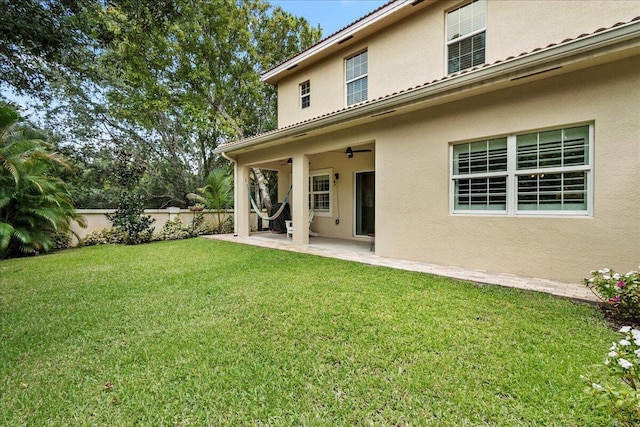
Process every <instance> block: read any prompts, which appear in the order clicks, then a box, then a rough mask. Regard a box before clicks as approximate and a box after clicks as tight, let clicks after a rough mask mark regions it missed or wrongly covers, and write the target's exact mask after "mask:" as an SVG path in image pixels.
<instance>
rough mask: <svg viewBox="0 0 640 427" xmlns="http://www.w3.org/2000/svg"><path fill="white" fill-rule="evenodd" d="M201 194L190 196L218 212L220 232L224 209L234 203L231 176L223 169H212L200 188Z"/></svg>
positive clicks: (219, 231)
mask: <svg viewBox="0 0 640 427" xmlns="http://www.w3.org/2000/svg"><path fill="white" fill-rule="evenodd" d="M198 193H200V194H193V193H192V194H190V195H189V196H190V198H192V199H194V200H196V201H198V202H199V203H203V204H204V205H205V206H206V207H207V209H210V210H213V211H215V212H216V215H217V219H218V229H217V231H218V233H221V232H222V210H223V209H227V208H229V207H230V205H232V204H233V184H232V180H231V176H229V175H228V174H227V173H226V172H225V171H224V170H223V169H214V170H212V171H211V172H210V173H209V175H208V176H207V179H206V180H205V185H204V187H201V188H198Z"/></svg>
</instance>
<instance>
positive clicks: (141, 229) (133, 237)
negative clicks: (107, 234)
mask: <svg viewBox="0 0 640 427" xmlns="http://www.w3.org/2000/svg"><path fill="white" fill-rule="evenodd" d="M144 171H145V166H144V164H143V163H142V162H140V161H138V160H136V159H134V158H133V156H132V155H131V153H129V152H128V151H127V150H124V149H120V150H117V151H116V164H115V166H114V177H115V179H116V182H117V183H118V185H119V186H120V195H119V198H118V208H117V209H116V211H115V213H113V214H107V218H108V219H109V221H111V223H112V224H113V225H114V226H115V227H120V228H121V229H122V230H124V231H125V233H126V236H127V238H126V241H125V243H126V244H128V245H137V244H140V243H147V242H149V241H151V237H152V236H153V230H154V229H153V227H151V224H153V222H154V221H155V219H153V218H151V217H150V216H148V215H143V213H144V197H142V195H140V194H139V192H140V189H139V183H140V179H141V178H142V174H143V173H144Z"/></svg>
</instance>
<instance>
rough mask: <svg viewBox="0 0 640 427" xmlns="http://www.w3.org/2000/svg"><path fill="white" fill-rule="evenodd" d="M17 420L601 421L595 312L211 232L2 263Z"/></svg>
mask: <svg viewBox="0 0 640 427" xmlns="http://www.w3.org/2000/svg"><path fill="white" fill-rule="evenodd" d="M0 303H1V304H0V321H1V324H0V338H1V339H0V426H19V425H30V426H45V425H55V426H66V425H80V426H85V425H87V426H88V425H95V426H130V425H145V426H146V425H149V426H212V425H216V426H217V425H223V426H226V425H229V426H232V425H233V426H236V425H251V426H263V425H273V426H281V425H314V426H333V425H375V426H382V425H393V426H396V425H399V426H403V425H414V426H419V425H433V426H465V425H466V426H510V425H514V426H520V425H522V426H589V425H593V426H601V425H611V424H612V421H611V420H610V419H609V418H607V415H606V414H604V413H601V412H598V411H597V410H595V409H593V408H591V405H590V403H589V401H587V400H585V399H584V398H583V393H582V390H583V388H584V384H583V382H582V381H581V380H580V374H583V373H586V372H587V371H588V370H589V368H590V367H591V366H592V365H594V364H600V363H601V362H602V360H603V359H604V356H605V353H606V351H607V349H608V347H609V345H610V343H611V341H613V340H614V339H615V338H616V334H615V333H614V332H612V331H611V330H610V329H608V327H607V325H606V323H605V322H604V320H603V319H602V316H601V315H600V314H599V312H598V310H597V309H596V308H594V307H593V306H589V305H586V304H580V303H574V302H571V301H567V300H561V299H557V298H554V297H551V296H549V295H543V294H537V293H529V292H522V291H517V290H511V289H504V288H500V287H493V286H476V285H473V284H469V283H463V282H456V281H453V280H448V279H443V278H438V277H433V276H428V275H424V274H419V273H411V272H403V271H396V270H390V269H385V268H379V267H371V266H366V265H360V264H356V263H351V262H346V261H339V260H331V259H325V258H319V257H313V256H309V255H302V254H296V253H291V252H284V251H275V250H268V249H260V248H253V247H247V246H242V245H234V244H229V243H223V242H215V241H209V240H205V239H191V240H183V241H174V242H165V243H154V244H149V245H143V246H135V247H124V246H111V247H106V246H102V247H91V248H83V249H76V250H69V251H66V252H61V253H58V254H52V255H47V256H40V257H36V258H25V259H15V260H8V261H2V262H0Z"/></svg>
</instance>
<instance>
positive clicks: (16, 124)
mask: <svg viewBox="0 0 640 427" xmlns="http://www.w3.org/2000/svg"><path fill="white" fill-rule="evenodd" d="M46 139H47V135H46V134H45V133H44V132H42V131H40V130H39V129H36V128H35V127H33V126H31V125H29V124H28V123H25V122H24V121H23V120H22V119H21V118H20V115H19V114H18V113H17V112H16V111H15V110H14V109H12V108H10V107H8V106H5V105H0V259H2V258H7V257H12V256H19V255H26V254H35V253H39V252H47V251H49V250H51V249H53V248H54V247H55V243H56V242H55V237H56V235H57V234H58V233H65V232H67V231H69V230H70V228H71V222H72V221H76V222H77V223H78V224H79V225H81V226H85V221H84V219H83V218H82V217H81V216H80V215H78V214H77V213H76V211H75V209H74V206H73V198H72V197H71V192H70V189H69V186H68V185H67V184H66V183H65V182H64V181H62V180H61V179H60V178H59V175H60V173H61V172H62V171H63V170H65V169H67V168H68V165H67V163H66V161H65V159H63V158H62V157H61V156H59V155H58V154H57V153H56V151H55V147H54V145H53V144H51V143H50V142H48V141H47V140H46Z"/></svg>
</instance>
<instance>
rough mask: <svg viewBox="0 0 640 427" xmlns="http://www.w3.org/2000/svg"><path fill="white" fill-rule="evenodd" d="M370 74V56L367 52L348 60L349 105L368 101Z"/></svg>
mask: <svg viewBox="0 0 640 427" xmlns="http://www.w3.org/2000/svg"><path fill="white" fill-rule="evenodd" d="M368 73H369V66H368V56H367V51H366V50H365V51H364V52H362V53H359V54H357V55H354V56H352V57H350V58H347V61H346V82H347V105H352V104H357V103H358V102H362V101H366V100H367V96H368V89H367V80H368V75H369V74H368Z"/></svg>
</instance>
